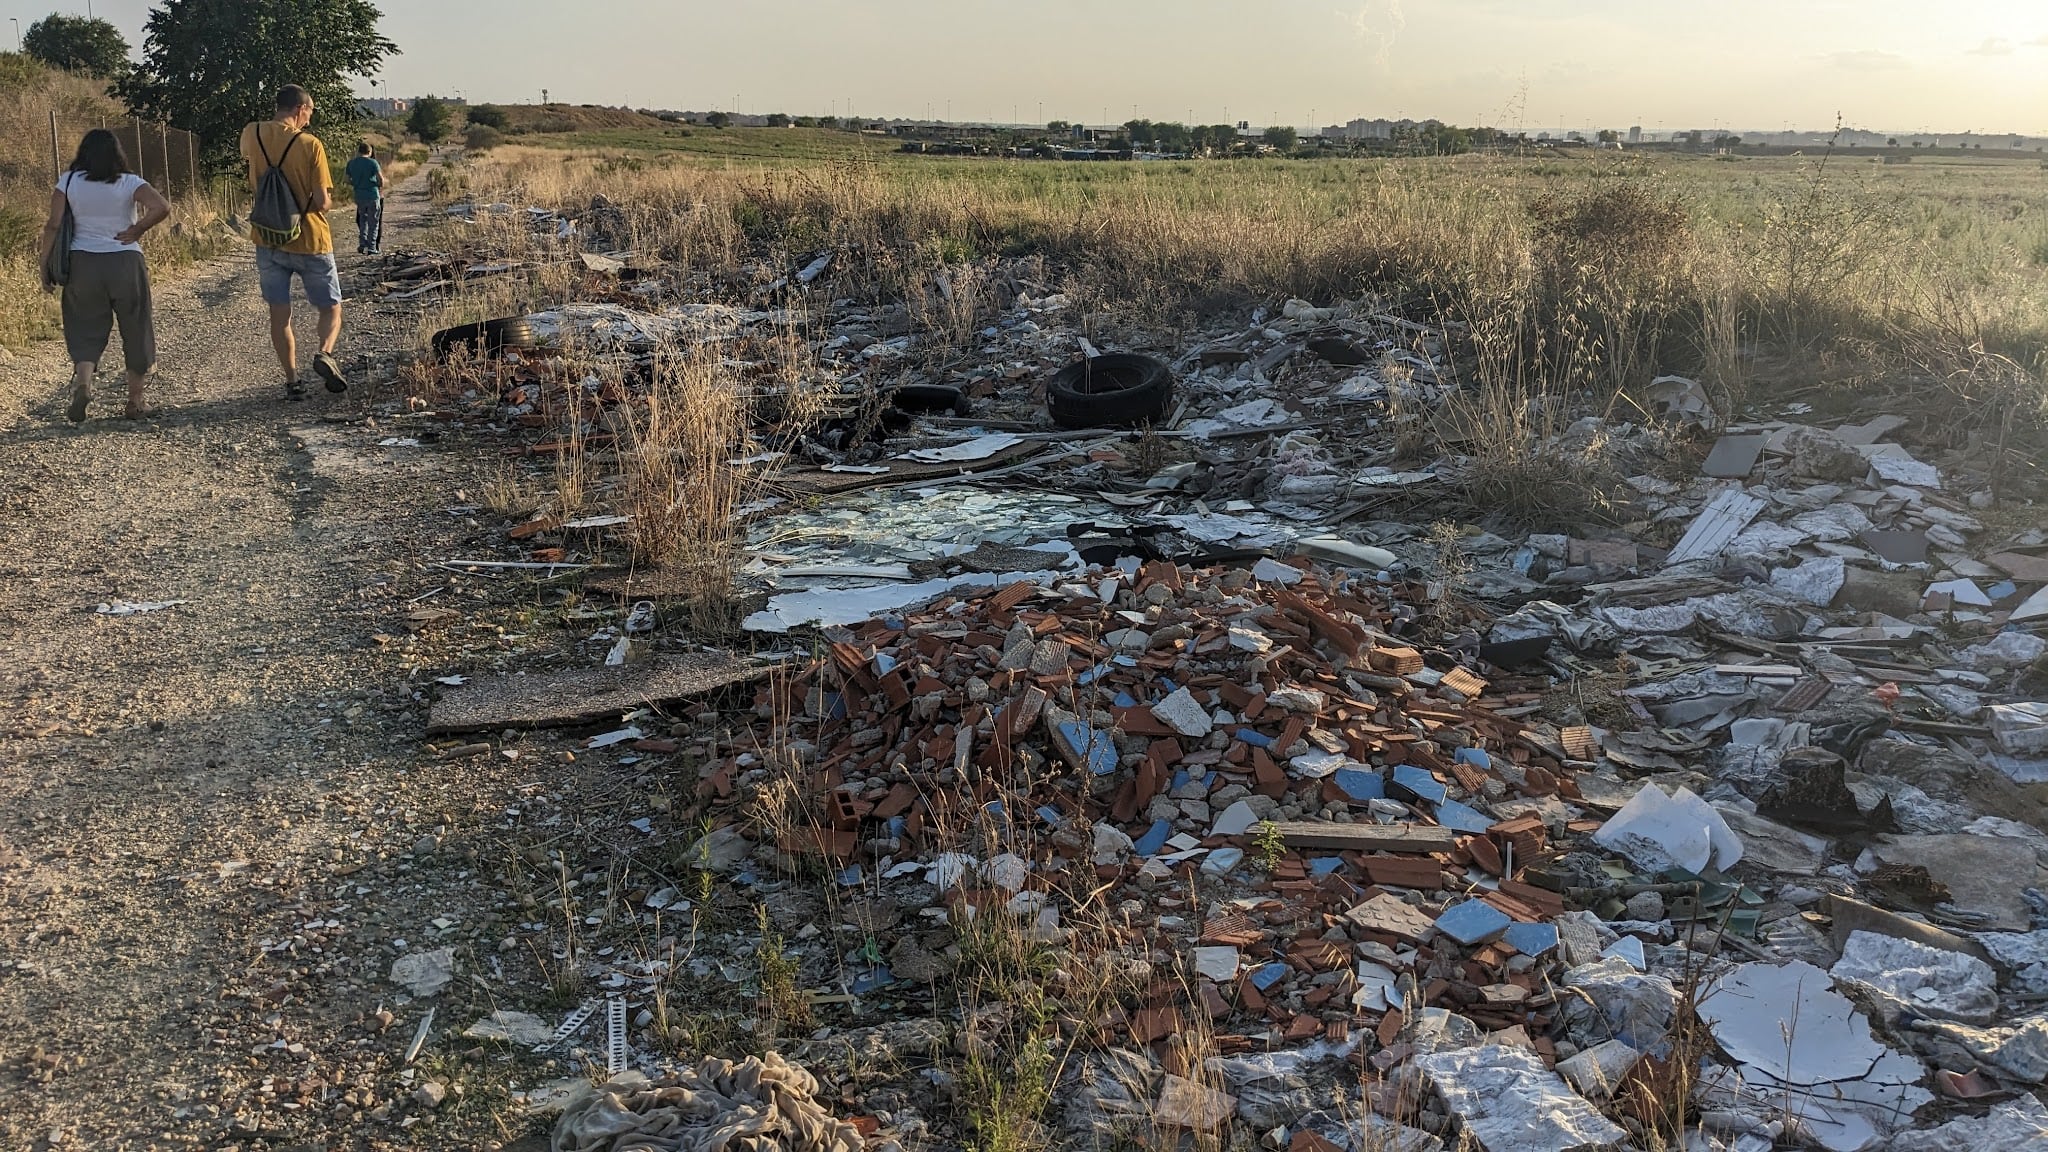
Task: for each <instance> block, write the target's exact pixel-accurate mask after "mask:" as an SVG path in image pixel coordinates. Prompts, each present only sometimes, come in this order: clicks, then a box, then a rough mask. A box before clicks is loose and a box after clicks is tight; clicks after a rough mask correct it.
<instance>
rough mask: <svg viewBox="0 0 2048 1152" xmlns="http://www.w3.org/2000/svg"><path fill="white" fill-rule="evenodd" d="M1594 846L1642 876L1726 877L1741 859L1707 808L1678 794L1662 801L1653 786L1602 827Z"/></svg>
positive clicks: (1738, 844) (1686, 793) (1734, 839)
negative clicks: (1671, 872)
mask: <svg viewBox="0 0 2048 1152" xmlns="http://www.w3.org/2000/svg"><path fill="white" fill-rule="evenodd" d="M1593 842H1594V843H1596V844H1599V845H1600V846H1601V847H1603V848H1606V849H1609V850H1610V851H1614V852H1618V853H1620V854H1621V855H1623V856H1626V857H1628V859H1629V861H1630V862H1631V863H1633V864H1634V865H1635V866H1636V867H1638V868H1641V869H1643V870H1644V871H1647V872H1661V871H1663V870H1664V869H1666V868H1672V867H1678V868H1683V869H1685V870H1686V871H1688V872H1701V871H1705V870H1706V868H1707V867H1708V866H1709V865H1712V866H1713V867H1715V868H1719V869H1721V870H1723V871H1726V870H1727V869H1729V868H1732V867H1734V866H1735V864H1736V862H1737V861H1739V860H1741V859H1742V840H1741V838H1740V837H1738V836H1736V835H1735V832H1734V831H1733V830H1732V829H1730V828H1729V827H1728V822H1727V821H1726V820H1724V819H1722V818H1721V814H1720V813H1719V812H1716V811H1715V810H1714V808H1713V806H1712V805H1711V804H1708V803H1707V802H1706V801H1705V800H1702V799H1700V798H1699V797H1698V796H1695V795H1694V794H1693V793H1692V791H1691V790H1690V789H1686V788H1680V789H1679V790H1678V791H1677V792H1676V793H1674V794H1671V795H1666V794H1665V792H1664V790H1663V789H1662V788H1658V787H1656V786H1654V785H1652V786H1650V787H1646V788H1644V789H1643V790H1642V791H1640V792H1637V793H1636V794H1635V797H1634V798H1633V799H1631V800H1630V801H1629V802H1628V803H1627V804H1626V805H1625V806H1623V808H1622V810H1621V811H1619V812H1617V813H1615V814H1614V817H1613V818H1612V819H1610V820H1609V821H1607V823H1606V824H1603V825H1601V827H1600V831H1598V832H1595V833H1594V834H1593Z"/></svg>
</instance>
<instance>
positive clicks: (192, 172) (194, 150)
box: [185, 132, 199, 191]
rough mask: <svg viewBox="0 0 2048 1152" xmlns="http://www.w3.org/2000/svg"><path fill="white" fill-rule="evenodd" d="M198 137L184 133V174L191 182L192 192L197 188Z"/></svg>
mask: <svg viewBox="0 0 2048 1152" xmlns="http://www.w3.org/2000/svg"><path fill="white" fill-rule="evenodd" d="M198 139H199V138H198V137H197V136H194V135H192V134H191V133H190V132H187V133H185V174H186V176H187V177H189V178H190V180H191V182H192V190H193V191H197V190H198V188H199V145H198V143H197V141H198Z"/></svg>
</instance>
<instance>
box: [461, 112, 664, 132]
mask: <svg viewBox="0 0 2048 1152" xmlns="http://www.w3.org/2000/svg"><path fill="white" fill-rule="evenodd" d="M501 107H503V108H504V109H505V119H506V131H508V132H510V133H512V134H513V135H518V134H521V133H528V132H596V131H603V130H607V129H619V128H665V127H668V121H666V120H662V119H660V118H659V117H655V116H649V115H647V114H646V113H644V112H635V111H632V110H631V109H628V108H599V107H595V106H588V105H581V106H579V105H575V104H547V105H540V104H510V105H501Z"/></svg>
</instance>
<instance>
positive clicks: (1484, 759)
mask: <svg viewBox="0 0 2048 1152" xmlns="http://www.w3.org/2000/svg"><path fill="white" fill-rule="evenodd" d="M1452 759H1454V760H1456V761H1457V762H1458V763H1460V764H1470V765H1472V766H1473V767H1475V768H1491V767H1493V758H1492V757H1490V756H1488V755H1487V754H1486V750H1485V749H1483V748H1460V749H1458V751H1457V754H1456V755H1455V756H1453V757H1452Z"/></svg>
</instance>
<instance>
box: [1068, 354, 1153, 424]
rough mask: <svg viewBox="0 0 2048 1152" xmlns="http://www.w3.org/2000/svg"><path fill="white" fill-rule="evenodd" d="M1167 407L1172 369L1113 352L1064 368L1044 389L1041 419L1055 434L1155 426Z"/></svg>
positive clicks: (1145, 358) (1136, 356)
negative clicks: (1048, 418)
mask: <svg viewBox="0 0 2048 1152" xmlns="http://www.w3.org/2000/svg"><path fill="white" fill-rule="evenodd" d="M1172 402H1173V371H1172V369H1170V368H1168V367H1167V366H1166V365H1165V364H1163V363H1161V362H1160V361H1158V360H1154V359H1153V358H1152V357H1150V356H1139V355H1135V354H1132V353H1121V352H1113V353H1110V354H1108V355H1105V356H1097V357H1094V358H1093V359H1088V360H1081V361H1078V362H1076V363H1073V364H1069V365H1067V366H1066V367H1065V368H1062V369H1060V372H1059V375H1057V376H1054V377H1053V378H1052V382H1051V383H1049V384H1047V385H1046V386H1045V408H1046V413H1047V414H1048V415H1050V416H1051V417H1052V422H1053V423H1054V424H1056V425H1058V426H1059V427H1061V428H1136V427H1139V426H1140V425H1145V424H1157V423H1159V421H1160V420H1162V419H1164V418H1165V416H1166V410H1167V406H1168V405H1170V404H1171V403H1172Z"/></svg>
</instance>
